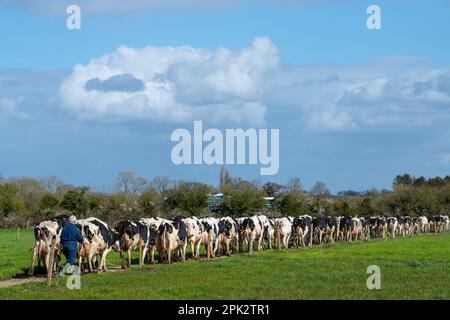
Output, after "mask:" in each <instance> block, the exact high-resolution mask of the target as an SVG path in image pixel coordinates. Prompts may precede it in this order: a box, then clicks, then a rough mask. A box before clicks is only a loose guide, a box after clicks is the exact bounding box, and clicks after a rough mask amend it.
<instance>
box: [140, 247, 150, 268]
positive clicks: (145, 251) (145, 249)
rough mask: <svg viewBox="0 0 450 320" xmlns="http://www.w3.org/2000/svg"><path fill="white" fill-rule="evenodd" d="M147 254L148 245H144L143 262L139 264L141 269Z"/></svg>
mask: <svg viewBox="0 0 450 320" xmlns="http://www.w3.org/2000/svg"><path fill="white" fill-rule="evenodd" d="M147 252H148V245H144V247H143V248H142V256H141V257H140V258H141V261H140V262H139V266H140V267H142V265H143V264H144V262H145V255H146V254H147Z"/></svg>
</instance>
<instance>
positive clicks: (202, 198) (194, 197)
mask: <svg viewBox="0 0 450 320" xmlns="http://www.w3.org/2000/svg"><path fill="white" fill-rule="evenodd" d="M211 191H212V188H211V187H209V186H207V185H205V184H203V183H198V182H182V183H180V184H178V185H176V186H174V187H173V188H172V189H169V190H167V191H166V192H165V203H166V206H167V207H168V208H169V209H170V210H175V209H179V210H180V211H181V212H183V213H184V212H185V213H188V214H190V215H198V214H200V213H201V212H202V211H203V210H204V209H205V208H206V207H207V206H208V194H209V193H210V192H211Z"/></svg>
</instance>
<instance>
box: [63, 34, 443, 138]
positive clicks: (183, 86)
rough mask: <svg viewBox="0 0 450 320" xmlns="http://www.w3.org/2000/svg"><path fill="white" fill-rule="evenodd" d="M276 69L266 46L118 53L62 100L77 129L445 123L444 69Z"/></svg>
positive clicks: (76, 74) (401, 65)
mask: <svg viewBox="0 0 450 320" xmlns="http://www.w3.org/2000/svg"><path fill="white" fill-rule="evenodd" d="M279 59H280V58H279V50H278V48H277V47H276V46H275V45H274V44H273V43H272V42H271V41H270V39H268V38H256V39H254V41H253V42H252V44H251V45H250V46H249V47H246V48H242V49H241V50H230V49H227V48H218V49H216V50H214V51H211V50H208V49H202V48H193V47H190V46H181V47H146V48H141V49H134V48H129V47H126V46H122V47H120V48H118V49H117V50H116V51H114V52H112V53H110V54H107V55H105V56H103V57H101V58H100V59H93V60H91V61H90V62H89V63H88V64H86V65H77V66H76V67H75V68H74V70H73V72H72V74H71V75H70V76H69V77H68V78H67V79H65V81H64V82H63V83H62V85H61V86H60V96H61V98H62V102H63V106H64V107H65V108H66V109H68V110H70V111H72V112H74V113H75V114H76V115H77V116H78V117H80V118H82V119H119V120H130V119H145V120H154V121H162V122H167V121H172V122H180V121H188V120H192V119H209V120H211V121H214V122H227V121H228V122H232V123H242V122H245V123H253V124H257V125H258V124H263V123H264V122H265V121H266V120H267V119H266V118H265V117H266V114H267V112H270V113H271V114H278V115H279V117H278V118H285V119H286V121H293V120H295V119H296V121H297V122H298V123H299V126H301V127H302V128H304V129H307V130H314V131H343V130H358V129H359V130H362V129H370V130H373V129H379V130H383V129H392V128H399V127H428V126H432V125H435V124H436V123H441V122H442V121H450V71H449V70H448V69H446V68H428V67H426V65H424V63H423V61H419V60H414V59H412V58H411V57H404V58H402V57H391V58H387V59H385V60H383V61H377V62H372V63H367V64H364V65H345V66H344V65H342V66H339V65H298V66H287V65H282V63H281V62H280V61H279ZM86 83H89V84H90V86H88V89H89V90H87V89H86ZM92 84H95V86H93V85H92ZM121 86H123V87H121Z"/></svg>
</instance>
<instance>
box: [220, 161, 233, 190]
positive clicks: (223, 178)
mask: <svg viewBox="0 0 450 320" xmlns="http://www.w3.org/2000/svg"><path fill="white" fill-rule="evenodd" d="M232 183H233V178H232V177H231V175H230V172H229V171H228V169H227V168H225V167H224V166H223V167H222V168H221V169H220V182H219V190H220V192H226V191H227V190H228V189H229V188H230V186H231V185H232Z"/></svg>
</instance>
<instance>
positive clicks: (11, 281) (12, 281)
mask: <svg viewBox="0 0 450 320" xmlns="http://www.w3.org/2000/svg"><path fill="white" fill-rule="evenodd" d="M45 280H46V278H43V277H41V278H36V277H31V278H22V279H8V280H2V281H0V288H8V287H12V286H15V285H18V284H24V283H30V282H43V281H45Z"/></svg>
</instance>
